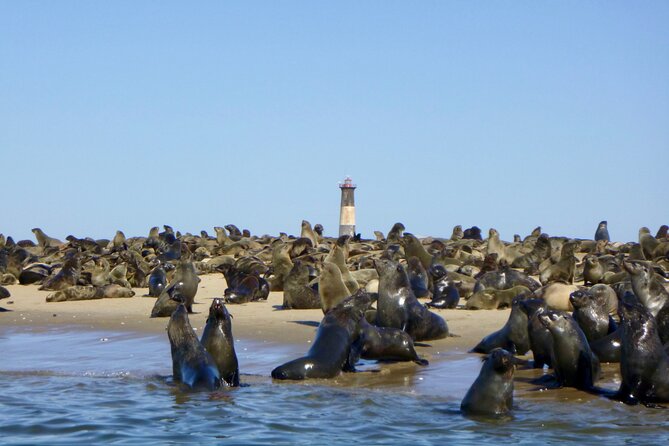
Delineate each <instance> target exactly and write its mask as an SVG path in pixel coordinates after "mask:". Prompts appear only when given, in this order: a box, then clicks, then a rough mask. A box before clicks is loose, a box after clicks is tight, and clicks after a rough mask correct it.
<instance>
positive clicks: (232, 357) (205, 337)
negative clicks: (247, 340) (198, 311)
mask: <svg viewBox="0 0 669 446" xmlns="http://www.w3.org/2000/svg"><path fill="white" fill-rule="evenodd" d="M200 342H201V343H202V346H203V347H204V348H205V349H206V350H207V352H209V354H210V355H211V357H212V358H213V359H214V362H215V363H216V366H217V367H218V373H219V374H220V376H221V379H222V380H223V382H224V383H225V384H227V385H228V386H230V387H237V386H239V365H238V363H237V354H236V353H235V340H234V338H233V337H232V315H231V314H230V313H228V309H227V308H225V304H224V303H223V300H222V299H219V298H216V299H214V300H213V301H212V302H211V306H210V307H209V317H208V318H207V323H206V325H205V326H204V331H203V332H202V338H201V339H200Z"/></svg>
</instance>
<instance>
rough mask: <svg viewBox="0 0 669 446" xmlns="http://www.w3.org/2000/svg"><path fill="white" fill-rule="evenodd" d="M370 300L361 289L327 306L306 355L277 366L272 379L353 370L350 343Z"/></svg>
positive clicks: (295, 378)
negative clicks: (328, 308)
mask: <svg viewBox="0 0 669 446" xmlns="http://www.w3.org/2000/svg"><path fill="white" fill-rule="evenodd" d="M333 266H335V265H333ZM335 268H336V266H335ZM370 303H371V298H370V296H369V294H367V293H366V292H364V291H362V290H361V291H358V292H357V293H356V294H355V295H353V296H351V297H349V298H347V299H345V300H344V301H342V302H340V303H339V304H338V305H336V306H335V307H333V308H332V309H330V311H328V312H327V313H326V314H325V316H324V317H323V320H321V323H320V324H319V326H318V330H317V331H316V338H315V339H314V342H313V344H312V346H311V348H310V349H309V351H308V352H307V354H306V355H305V356H304V357H302V358H298V359H294V360H292V361H289V362H287V363H285V364H282V365H280V366H278V367H276V368H275V369H274V370H272V378H274V379H290V380H303V379H307V378H334V377H335V376H337V375H339V374H340V373H341V372H342V370H344V369H345V368H346V370H349V371H352V370H354V368H353V365H352V364H349V363H348V361H349V357H350V353H351V345H352V344H353V342H354V341H355V340H356V339H357V338H358V336H359V332H360V321H361V320H362V319H363V318H364V315H365V311H366V310H367V309H368V308H369V305H370Z"/></svg>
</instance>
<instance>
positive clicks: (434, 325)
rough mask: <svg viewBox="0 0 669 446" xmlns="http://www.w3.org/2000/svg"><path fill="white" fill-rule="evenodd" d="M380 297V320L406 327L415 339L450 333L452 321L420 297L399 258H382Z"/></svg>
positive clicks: (378, 264)
mask: <svg viewBox="0 0 669 446" xmlns="http://www.w3.org/2000/svg"><path fill="white" fill-rule="evenodd" d="M374 264H375V266H376V270H377V272H378V273H379V298H378V301H377V303H376V307H377V311H376V324H375V325H378V326H379V327H392V328H399V329H401V330H405V331H406V332H407V333H409V335H411V337H412V338H413V340H414V341H428V340H433V339H441V338H445V337H447V336H448V325H447V324H446V321H445V320H444V319H443V318H442V317H441V316H439V315H437V314H434V313H432V312H431V311H430V310H428V309H427V308H426V307H425V306H423V305H421V304H420V303H419V302H418V299H416V296H415V295H414V293H413V291H412V290H411V285H410V284H409V277H408V276H407V273H406V270H405V269H404V267H403V266H402V265H401V264H400V263H397V262H393V261H392V260H386V259H378V260H375V262H374Z"/></svg>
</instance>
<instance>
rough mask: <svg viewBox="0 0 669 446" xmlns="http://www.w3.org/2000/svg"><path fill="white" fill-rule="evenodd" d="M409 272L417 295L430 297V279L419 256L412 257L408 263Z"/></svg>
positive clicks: (410, 281) (412, 287) (410, 280)
mask: <svg viewBox="0 0 669 446" xmlns="http://www.w3.org/2000/svg"><path fill="white" fill-rule="evenodd" d="M407 274H408V275H409V283H410V284H411V289H412V290H413V293H414V294H415V295H416V297H418V298H421V297H429V296H430V291H429V289H428V287H429V279H428V276H427V271H425V268H424V267H423V264H422V263H421V262H420V260H419V259H418V257H415V256H414V257H410V258H409V261H408V264H407Z"/></svg>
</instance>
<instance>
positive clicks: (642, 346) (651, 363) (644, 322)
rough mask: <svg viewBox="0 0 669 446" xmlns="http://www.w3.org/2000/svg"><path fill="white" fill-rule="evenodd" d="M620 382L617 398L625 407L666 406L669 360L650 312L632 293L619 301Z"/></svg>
mask: <svg viewBox="0 0 669 446" xmlns="http://www.w3.org/2000/svg"><path fill="white" fill-rule="evenodd" d="M618 311H619V312H620V321H621V323H620V328H621V331H620V334H621V347H620V348H621V355H620V375H621V378H622V382H621V383H620V389H619V390H618V394H617V398H618V399H620V400H621V401H623V402H625V403H628V404H636V403H639V402H641V403H645V404H652V403H659V402H669V357H668V356H667V353H666V352H665V350H664V348H663V347H662V343H661V342H660V336H659V334H658V332H657V324H656V321H655V318H654V317H653V316H652V314H651V311H650V310H649V309H648V308H646V307H645V306H644V305H643V304H641V303H640V302H639V301H638V300H637V299H636V298H635V297H634V295H633V294H632V293H627V294H626V295H625V296H624V297H623V299H621V302H620V305H619V307H618Z"/></svg>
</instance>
